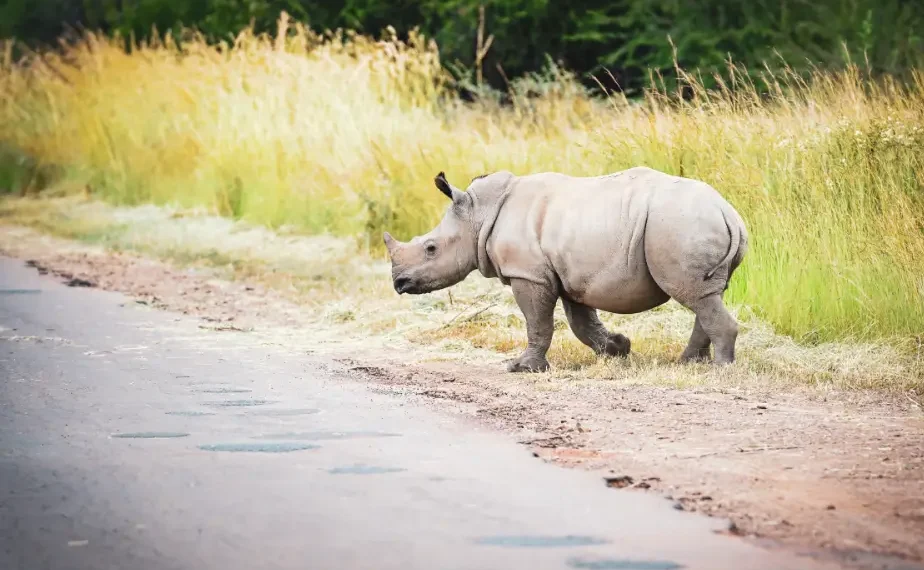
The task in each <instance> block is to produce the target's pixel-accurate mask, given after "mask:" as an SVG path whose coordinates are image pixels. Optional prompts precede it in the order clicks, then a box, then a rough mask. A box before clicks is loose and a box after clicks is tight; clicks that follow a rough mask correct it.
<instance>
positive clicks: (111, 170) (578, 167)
mask: <svg viewBox="0 0 924 570" xmlns="http://www.w3.org/2000/svg"><path fill="white" fill-rule="evenodd" d="M9 53H10V51H9V50H7V54H9ZM729 71H730V75H729V76H730V77H731V79H729V80H727V83H723V84H722V86H721V87H720V89H718V90H716V91H711V92H708V91H706V90H704V89H702V88H701V87H700V84H699V83H698V82H697V81H696V80H695V79H694V78H692V77H686V76H685V86H686V88H687V89H688V90H690V91H691V92H692V93H693V95H694V96H693V98H692V99H689V100H684V99H683V98H681V97H679V96H677V95H676V94H673V93H665V92H663V91H659V90H657V89H653V90H651V91H650V92H649V93H648V94H647V95H646V96H645V98H644V100H642V101H640V102H629V101H626V100H624V99H622V98H621V97H619V96H612V97H609V98H603V99H600V98H593V97H590V96H588V95H587V94H586V93H584V91H583V90H581V89H580V88H579V87H578V85H577V83H576V82H575V81H574V80H573V78H572V77H570V76H569V75H568V74H567V73H564V72H562V71H561V70H555V69H553V70H552V71H551V72H550V73H549V74H546V75H545V76H541V77H529V78H525V79H522V80H519V81H517V82H514V84H513V85H512V86H511V94H512V97H513V102H514V104H513V105H512V106H510V107H501V106H499V105H497V104H495V103H494V102H492V101H489V100H486V101H481V102H479V103H475V104H464V103H462V102H461V101H459V100H458V99H457V98H456V97H455V96H454V95H452V92H451V91H449V90H447V89H446V85H447V81H448V79H447V77H446V75H445V73H444V71H443V69H442V67H441V65H440V61H439V57H438V51H437V49H436V46H434V45H432V44H431V43H428V42H426V41H425V40H424V39H423V38H422V37H420V36H418V35H413V36H412V37H411V39H410V41H409V42H401V41H399V40H397V39H396V38H395V37H393V36H389V35H386V37H385V38H384V39H382V40H380V41H374V40H372V39H369V38H365V37H361V36H352V35H349V34H334V35H332V36H330V37H321V36H318V35H316V34H314V33H312V32H310V31H308V30H306V29H304V28H303V27H301V26H299V25H291V24H290V23H289V22H288V21H287V20H286V19H285V18H283V19H282V20H281V21H280V32H279V33H278V34H277V35H276V36H274V37H269V36H265V37H255V36H254V35H252V34H251V33H249V32H247V31H245V32H243V33H242V34H241V35H240V36H239V37H238V39H237V41H236V42H234V44H233V45H221V46H218V47H212V46H208V45H206V44H205V43H204V42H203V41H202V40H201V38H198V37H197V36H195V35H194V34H190V35H189V38H188V39H187V41H184V42H183V43H182V44H176V43H173V42H172V41H170V40H165V41H162V42H154V43H150V44H147V45H139V46H134V47H133V49H132V50H131V51H130V52H126V51H125V50H124V49H123V48H122V43H121V42H120V41H117V40H110V39H106V38H104V37H102V36H99V35H92V34H91V35H88V36H87V37H86V39H85V41H84V42H83V43H80V44H78V45H76V46H73V47H68V48H65V49H64V50H63V51H61V52H57V53H50V54H45V55H43V56H41V57H38V56H36V57H34V58H32V59H31V60H30V61H27V62H13V61H12V60H11V59H10V57H9V55H7V57H6V58H5V60H4V61H3V63H2V65H0V155H2V156H3V157H6V158H5V159H2V160H0V162H3V164H2V166H0V181H2V180H7V181H18V182H17V184H18V185H20V186H23V187H29V185H30V183H32V184H33V185H34V184H39V185H41V184H42V183H44V180H40V181H39V182H36V178H35V177H34V176H33V177H32V178H29V176H30V175H29V174H28V173H32V174H34V175H40V177H42V178H44V179H52V180H53V179H57V180H58V181H61V180H64V181H66V182H67V183H68V184H69V185H70V186H69V187H70V188H75V189H83V188H84V187H85V185H86V187H87V188H89V189H90V191H91V192H92V193H93V194H95V195H96V196H99V197H102V198H105V199H107V200H109V201H112V202H114V203H118V204H142V203H153V204H161V205H164V204H173V205H177V206H181V207H201V208H204V209H205V210H206V211H208V212H212V213H215V214H220V215H223V216H228V217H231V218H237V219H242V220H245V221H249V222H254V223H257V224H263V225H267V226H269V227H272V228H276V229H282V230H285V231H289V230H291V231H297V232H303V233H310V234H314V235H319V236H322V235H328V234H331V235H337V236H347V237H350V238H359V243H360V246H361V248H360V249H361V250H365V249H366V248H367V247H369V248H371V249H372V251H373V252H374V253H376V254H378V255H380V254H381V250H380V249H378V248H380V242H381V232H382V230H383V229H389V230H390V231H392V232H393V233H395V234H396V236H397V237H399V238H402V239H406V238H408V237H410V236H411V235H414V234H419V233H422V232H424V231H426V230H428V229H429V228H430V227H431V226H432V225H433V224H434V223H435V221H436V220H437V219H438V217H439V215H440V214H441V212H442V210H443V208H444V207H445V203H444V198H443V197H442V195H440V194H439V193H438V192H436V190H435V189H434V188H433V186H432V182H431V181H432V178H433V175H434V174H435V173H436V172H438V171H440V170H445V171H446V172H447V173H448V175H449V178H450V179H451V180H454V181H456V183H457V184H459V185H462V184H464V182H465V181H466V180H468V179H470V178H472V177H474V176H476V175H479V174H482V173H484V172H489V171H494V170H498V169H510V170H512V171H514V172H516V173H528V172H536V171H548V170H555V171H561V172H566V173H569V174H574V175H598V174H602V173H606V172H612V171H615V170H619V169H623V168H627V167H631V166H636V165H647V166H650V167H653V168H658V169H661V170H665V171H668V172H671V173H675V174H683V175H686V176H691V177H695V178H700V179H703V180H705V181H707V182H709V183H711V184H713V185H714V186H716V188H718V189H719V190H720V191H721V192H722V193H723V194H724V195H725V196H726V197H727V198H728V199H729V200H730V202H731V203H732V204H733V205H734V206H735V207H736V208H737V209H738V210H739V211H740V212H741V213H742V215H743V216H744V218H745V220H746V222H747V224H748V227H749V230H750V233H751V236H752V239H751V244H752V245H751V250H750V252H749V255H748V257H747V260H746V262H745V264H744V266H743V267H742V268H741V269H740V270H739V272H738V273H737V274H736V276H735V279H734V281H733V282H732V286H731V289H730V291H729V293H728V300H729V301H730V303H731V304H733V305H735V306H739V307H744V308H746V309H747V310H749V311H753V312H754V313H755V314H756V315H757V316H759V317H760V318H761V319H762V320H763V321H765V322H767V323H770V324H771V325H772V326H773V327H774V329H775V331H776V332H777V333H781V334H785V335H791V336H792V337H793V338H795V339H797V340H798V341H799V342H800V343H803V344H806V343H807V344H809V345H811V344H816V345H818V344H821V345H823V343H828V342H834V341H837V342H843V341H864V342H866V341H869V342H876V343H882V342H888V343H890V344H892V345H893V346H900V347H905V348H902V350H906V351H907V350H910V349H908V348H907V347H908V346H917V345H919V344H920V340H919V338H920V334H921V331H922V330H924V237H922V236H924V234H922V232H924V128H922V126H924V76H922V75H920V74H915V75H914V77H915V82H914V83H912V84H911V85H899V84H898V83H896V82H894V81H891V80H889V79H888V78H886V79H884V80H882V81H878V82H872V81H869V80H867V79H865V78H864V76H863V74H862V73H861V70H859V69H858V68H856V67H850V68H848V69H846V70H844V71H842V72H838V73H821V72H818V73H814V74H813V76H812V77H811V78H810V79H809V80H807V81H803V80H802V79H801V78H800V77H797V76H796V75H795V74H791V73H790V74H782V75H778V76H768V77H765V78H762V79H761V80H760V81H762V83H761V84H762V85H763V86H764V87H766V89H757V88H755V87H754V86H753V85H752V84H751V82H752V81H753V82H757V80H756V79H752V78H749V77H746V76H742V75H740V74H737V72H736V70H735V68H733V67H732V68H730V70H729ZM763 91H768V92H769V95H767V96H761V95H760V94H759V93H761V92H763ZM24 169H25V170H27V171H28V172H27V173H26V175H24V174H23V171H24ZM10 183H12V182H10ZM81 191H82V190H81ZM319 239H320V238H319ZM176 247H178V248H180V249H182V244H178V245H177V246H176ZM318 259H321V260H324V259H328V258H327V257H325V256H324V255H321V256H320V257H319V258H318ZM318 263H321V264H323V261H322V262H318ZM318 263H313V264H312V263H309V266H317V265H318ZM298 273H299V275H303V274H306V270H304V269H299V270H298ZM347 273H349V272H347ZM363 278H368V279H373V278H372V277H370V276H369V275H366V276H365V277H363ZM299 282H300V283H302V285H300V286H301V287H307V288H308V290H310V291H315V290H320V289H324V288H325V287H326V288H327V289H329V290H331V291H333V290H337V289H338V288H340V287H341V286H342V283H343V279H336V280H334V281H333V282H330V283H327V284H325V282H323V280H320V281H318V280H315V282H312V281H311V280H310V279H308V280H306V281H304V282H302V281H299ZM306 283H307V284H306ZM379 289H380V290H381V291H383V294H384V291H386V287H384V286H381V287H379ZM338 318H343V319H346V320H357V319H361V317H360V316H359V315H353V316H349V315H346V314H344V315H341V317H338ZM480 326H482V325H478V324H477V323H467V324H465V325H464V327H467V328H468V329H470V330H468V332H466V333H464V334H463V333H459V332H454V333H453V334H457V335H458V334H462V335H463V336H466V337H471V338H480V335H482V334H483V333H482V332H481V331H480V329H479V327H480ZM456 328H458V327H456ZM432 334H436V335H437V336H439V334H446V333H432ZM485 334H487V333H485ZM434 338H435V337H434ZM479 342H482V341H479ZM483 342H485V343H488V344H490V342H489V341H488V340H484V341H483ZM491 342H495V341H491ZM497 342H500V341H496V342H495V344H496V343H497ZM504 342H507V343H508V344H504V345H503V346H508V345H509V342H512V341H504ZM498 346H501V345H500V344H498ZM556 350H558V349H556ZM561 350H564V348H562V349H561Z"/></svg>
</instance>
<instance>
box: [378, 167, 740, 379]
mask: <svg viewBox="0 0 924 570" xmlns="http://www.w3.org/2000/svg"><path fill="white" fill-rule="evenodd" d="M435 182H436V187H437V188H438V189H439V190H440V191H441V192H442V193H443V194H445V195H446V196H447V197H449V198H450V199H451V200H452V205H451V206H450V207H449V208H448V209H447V211H446V214H445V215H444V216H443V219H442V221H441V222H440V223H439V225H438V226H436V228H434V229H433V230H432V231H431V232H429V233H427V234H425V235H422V236H418V237H415V238H413V239H412V240H411V241H410V242H407V243H402V242H399V241H397V240H396V239H394V238H393V237H391V235H389V234H388V232H385V235H384V238H385V245H386V246H387V248H388V253H389V256H390V258H391V263H392V279H393V281H394V287H395V291H397V292H398V293H399V294H403V293H408V294H423V293H429V292H431V291H436V290H439V289H443V288H446V287H449V286H451V285H454V284H456V283H459V282H460V281H462V280H463V279H465V277H466V276H467V275H468V274H469V273H471V272H472V271H474V270H475V269H478V270H479V271H480V272H481V274H482V275H484V276H485V277H497V278H499V279H500V280H501V282H502V283H504V284H505V285H510V286H511V288H512V289H513V295H514V297H515V298H516V302H517V305H518V306H519V307H520V310H521V311H523V315H524V316H525V317H526V329H527V336H528V339H529V342H528V346H527V348H526V350H525V351H524V352H523V353H522V354H521V355H520V356H519V357H518V358H516V359H514V360H512V361H510V362H509V363H508V365H507V369H508V370H509V371H511V372H518V371H543V370H547V369H548V367H549V363H548V361H547V360H546V353H547V352H548V349H549V346H550V345H551V342H552V333H553V328H554V326H553V314H554V309H555V304H556V302H557V301H558V299H561V300H562V303H563V304H564V309H565V314H566V315H567V317H568V323H569V324H570V326H571V330H572V331H574V334H575V336H576V337H577V338H578V339H580V340H581V342H583V343H584V344H586V345H587V346H589V347H591V348H592V349H593V350H594V351H596V352H597V353H598V354H608V355H612V356H626V355H628V353H629V348H630V342H629V339H628V338H626V337H625V336H624V335H622V334H614V333H611V332H609V331H607V330H606V328H605V327H604V326H603V324H602V323H601V322H600V319H599V318H598V317H597V309H599V310H602V311H608V312H611V313H620V314H632V313H639V312H642V311H647V310H649V309H652V308H654V307H657V306H658V305H661V304H663V303H665V302H667V300H668V299H669V298H674V299H675V300H677V301H678V302H679V303H680V304H682V305H684V306H685V307H687V308H689V309H690V310H692V311H693V312H694V313H695V314H696V321H695V324H694V325H693V333H692V334H691V335H690V341H689V343H688V344H687V347H686V350H684V352H683V355H682V357H681V359H682V360H683V361H689V360H694V359H708V358H709V345H710V343H712V344H714V345H715V361H716V362H717V363H730V362H733V361H734V359H735V340H736V338H737V336H738V324H737V323H736V322H735V320H734V318H733V317H732V316H731V315H730V314H729V313H728V311H727V310H726V308H725V305H724V304H723V302H722V296H723V293H724V291H725V290H726V289H727V287H728V281H729V279H730V278H731V276H732V273H733V272H734V271H735V269H736V268H737V267H738V266H739V265H740V263H741V261H742V259H743V258H744V256H745V253H746V251H747V231H746V230H745V227H744V221H743V220H742V219H741V216H739V215H738V213H737V212H736V211H735V209H734V208H732V206H731V205H730V204H729V203H728V202H726V201H725V199H724V198H723V197H722V196H721V195H720V194H719V193H718V192H717V191H716V190H715V189H714V188H712V187H711V186H709V185H708V184H706V183H704V182H700V181H697V180H691V179H689V178H682V177H678V176H671V175H668V174H665V173H663V172H658V171H656V170H652V169H650V168H645V167H637V168H630V169H628V170H624V171H622V172H616V173H614V174H609V175H606V176H596V177H588V178H578V177H573V176H567V175H564V174H557V173H541V174H532V175H528V176H515V175H513V174H511V173H510V172H495V173H493V174H489V175H485V176H480V177H478V178H476V179H474V180H473V181H472V182H471V184H470V185H469V187H468V190H467V191H465V192H463V191H461V190H459V189H458V188H455V187H454V186H452V185H451V184H450V183H449V182H448V181H447V180H446V177H445V176H444V174H443V173H442V172H440V173H439V174H438V175H437V177H436V179H435Z"/></svg>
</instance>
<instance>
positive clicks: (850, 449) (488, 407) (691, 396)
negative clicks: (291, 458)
mask: <svg viewBox="0 0 924 570" xmlns="http://www.w3.org/2000/svg"><path fill="white" fill-rule="evenodd" d="M0 252H2V253H4V254H6V255H10V256H14V257H18V258H20V259H23V260H26V261H27V262H28V263H30V264H32V265H34V266H36V267H37V268H39V269H40V270H41V271H48V272H51V273H54V274H56V275H59V276H60V277H61V278H62V279H64V280H68V281H71V282H72V284H73V285H75V286H97V287H101V288H104V289H107V290H113V291H120V292H124V293H127V294H129V295H131V296H132V297H134V298H136V299H137V300H138V301H139V302H143V303H147V304H150V305H152V306H154V307H160V308H166V309H171V310H175V311H180V312H183V313H187V314H193V315H197V316H199V317H201V318H202V319H203V326H205V327H215V328H222V329H226V330H228V331H232V333H236V334H254V335H255V339H261V342H273V340H272V338H273V335H275V338H277V339H279V338H282V337H284V336H285V335H289V337H287V338H289V339H293V338H301V339H302V341H305V339H306V338H308V337H309V336H312V335H313V337H314V338H317V336H318V335H319V334H323V332H324V331H300V329H299V328H298V326H297V325H298V323H299V322H300V321H302V322H304V321H306V320H308V319H306V318H304V316H305V315H306V314H307V313H306V311H307V310H308V309H307V308H304V307H300V306H297V305H295V304H293V303H291V302H289V301H287V300H286V298H284V296H283V295H281V294H280V293H278V292H275V291H270V290H266V289H263V288H261V287H260V286H258V285H251V284H245V283H236V282H226V281H220V280H215V279H213V278H211V277H209V276H208V275H205V274H201V273H196V272H194V271H189V270H182V269H177V268H172V267H170V266H168V265H165V264H163V263H160V262H157V261H152V260H147V259H143V258H140V257H136V256H131V255H126V254H120V253H109V254H105V255H102V254H97V253H93V252H92V251H88V250H86V248H75V247H72V246H71V245H69V244H68V243H67V242H63V241H60V240H54V239H50V238H45V237H40V236H38V235H36V234H33V233H28V232H18V231H17V233H16V236H15V237H13V236H12V235H11V233H10V232H9V228H5V229H4V228H0ZM300 316H301V317H300ZM251 329H253V332H251V333H241V332H238V331H250V330H251ZM270 331H272V332H270ZM285 331H288V332H285ZM261 335H263V336H261ZM280 335H282V336H280ZM277 341H278V340H277ZM306 346H311V347H315V348H313V349H314V350H323V351H325V352H329V353H331V354H332V355H333V356H335V357H336V358H338V359H339V360H340V362H341V363H342V364H344V365H345V366H347V367H348V368H350V369H352V370H353V371H354V373H355V374H356V375H357V376H361V377H363V378H365V379H367V380H368V381H369V382H370V383H371V384H372V385H373V386H374V389H376V390H383V391H392V392H399V393H401V394H404V395H406V396H407V397H408V398H410V399H421V400H425V401H427V402H428V404H429V405H433V406H438V407H448V408H451V409H453V410H454V411H463V412H467V413H469V414H471V415H473V416H474V417H476V418H479V419H480V420H482V421H484V422H487V423H489V424H491V425H493V426H495V427H497V428H499V429H501V430H505V431H508V432H512V433H514V434H515V435H516V437H518V439H519V440H520V441H522V442H523V443H524V444H526V445H529V446H530V447H531V448H532V449H533V450H534V452H535V453H536V454H537V455H538V456H539V457H542V458H544V459H546V460H548V461H553V462H556V463H559V464H562V465H565V466H569V467H580V468H583V469H588V470H594V471H598V472H599V473H600V474H601V477H605V478H608V484H610V485H612V486H618V487H622V486H630V487H633V488H636V489H639V490H644V491H647V492H656V493H661V494H664V495H667V496H669V497H671V498H672V499H673V500H675V501H676V503H677V505H676V506H677V508H683V509H688V510H695V511H700V512H705V513H708V514H712V515H716V516H722V517H727V518H729V519H731V520H732V521H733V523H734V524H733V526H732V529H731V532H735V533H739V534H742V535H745V536H751V537H757V538H766V539H773V540H779V541H782V542H784V543H786V544H788V545H790V546H796V547H805V548H807V549H811V548H815V547H824V548H826V549H829V550H828V552H829V553H831V554H835V555H837V556H838V557H840V558H842V559H845V560H848V561H850V562H851V563H852V564H853V565H854V566H856V567H858V568H900V567H901V568H905V567H907V568H917V567H918V564H917V563H920V562H924V415H922V413H921V410H920V409H919V408H918V407H916V406H915V405H914V403H912V402H910V401H903V400H902V399H900V398H894V399H893V398H886V397H877V396H875V395H870V394H859V393H852V394H850V393H838V394H828V395H822V394H819V393H808V392H804V393H789V394H783V393H769V392H768V393H763V394H755V393H754V392H753V391H751V392H748V391H745V390H743V389H742V390H739V389H736V387H729V388H728V389H727V390H725V391H721V392H720V391H716V390H705V389H704V390H698V391H693V390H672V389H665V388H653V387H639V386H631V387H628V386H624V385H620V384H619V383H618V382H612V381H607V382H603V381H596V382H593V381H586V382H582V381H565V380H550V379H549V378H548V377H545V376H543V377H531V376H526V377H514V376H510V375H507V374H504V373H501V372H500V371H499V369H498V367H497V366H496V365H491V366H486V365H485V366H474V367H473V366H465V367H462V366H460V365H459V364H457V363H453V362H426V361H424V360H423V358H422V357H423V356H425V354H426V349H425V347H421V348H420V349H419V351H417V352H416V353H413V354H412V353H407V352H402V353H400V354H395V352H394V351H389V350H387V346H386V345H385V344H384V343H380V342H378V341H377V340H376V339H375V338H373V339H366V340H365V341H364V344H363V345H361V346H358V345H357V344H356V343H355V342H348V341H343V342H338V341H337V340H336V339H330V342H329V343H328V344H325V345H324V346H323V348H317V345H316V343H310V342H308V343H307V344H306ZM601 484H603V482H601ZM883 555H889V556H898V557H901V558H903V559H904V560H905V561H906V562H907V564H906V565H904V566H901V565H896V563H895V560H894V559H892V560H891V561H890V560H889V559H887V558H886V557H884V556H883ZM921 567H922V568H924V565H921Z"/></svg>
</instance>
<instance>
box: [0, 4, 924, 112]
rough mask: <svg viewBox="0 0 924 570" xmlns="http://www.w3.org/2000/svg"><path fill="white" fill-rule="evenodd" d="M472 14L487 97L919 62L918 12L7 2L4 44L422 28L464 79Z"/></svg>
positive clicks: (920, 7)
mask: <svg viewBox="0 0 924 570" xmlns="http://www.w3.org/2000/svg"><path fill="white" fill-rule="evenodd" d="M480 6H484V7H485V25H484V34H483V43H485V42H486V41H487V39H488V38H489V37H491V36H493V41H492V43H491V46H490V49H489V50H488V51H487V52H486V55H485V60H484V62H483V68H484V70H485V79H486V80H487V81H489V82H490V83H491V84H492V85H493V86H495V87H497V88H503V87H505V86H506V80H505V76H506V77H507V78H512V77H519V76H521V75H523V74H525V73H529V72H535V71H539V70H540V69H542V68H543V67H544V66H545V63H546V58H547V57H550V58H551V59H552V60H553V61H555V62H556V63H558V64H559V65H561V66H563V67H565V68H567V69H570V70H573V71H574V72H575V73H577V74H578V77H579V78H580V79H581V80H582V81H584V82H586V83H587V84H593V80H592V79H591V78H590V77H589V75H588V74H595V75H597V77H598V79H599V80H601V81H604V82H607V83H608V86H609V87H615V85H613V84H612V81H611V79H610V73H612V77H613V78H615V79H616V80H618V82H619V85H620V86H622V87H623V88H625V89H626V90H627V91H628V92H629V93H630V94H637V93H638V92H639V90H640V89H642V88H643V87H644V86H645V84H646V82H647V79H648V71H649V69H651V70H655V71H657V72H660V73H662V74H665V75H666V76H667V77H668V78H671V77H673V73H672V71H673V68H674V65H673V57H672V53H673V48H672V46H671V43H670V41H669V39H668V38H669V37H670V40H672V41H673V43H674V46H675V47H676V51H677V59H678V62H679V64H680V66H681V67H682V68H684V69H690V70H693V69H702V70H703V72H704V81H705V82H706V83H707V84H709V83H710V82H711V73H712V72H714V71H715V70H717V69H722V68H724V67H725V62H726V61H727V59H728V58H729V56H731V57H733V58H734V60H735V61H736V62H737V63H739V64H740V65H742V66H744V67H745V68H747V69H749V70H751V71H754V70H757V69H761V68H762V67H763V65H764V62H768V63H770V64H771V65H774V66H775V65H778V64H779V63H780V61H781V59H782V61H785V62H787V63H788V64H789V65H791V66H794V67H796V68H799V69H802V68H804V67H806V66H807V65H808V63H809V62H813V63H814V64H816V65H821V66H824V67H828V68H834V67H840V66H842V65H843V64H845V63H846V62H847V58H848V56H849V57H850V58H852V59H853V60H854V61H859V62H868V67H869V68H870V69H872V70H873V71H875V72H877V73H879V72H885V73H891V74H899V73H904V72H905V71H906V70H908V69H910V68H913V67H915V66H916V65H917V64H918V63H920V61H921V58H922V57H924V3H922V2H921V1H920V0H747V1H742V0H703V1H697V2H689V1H685V0H568V1H552V0H416V1H412V0H340V1H337V0H327V1H325V0H6V2H5V6H4V7H2V8H0V37H17V38H19V39H20V40H22V41H24V42H26V43H28V44H30V45H33V46H37V45H43V44H52V45H53V44H55V43H56V42H57V40H58V38H59V37H61V36H62V35H66V34H67V32H69V31H70V30H72V29H74V28H76V27H78V26H83V27H85V28H88V29H93V30H102V31H104V32H108V33H112V32H119V33H121V34H122V35H123V36H124V37H129V36H131V35H133V36H134V37H135V38H138V39H142V38H146V37H149V36H150V35H151V33H152V29H154V28H156V29H157V30H159V31H160V32H167V31H168V30H172V32H173V33H175V34H177V35H179V32H180V30H181V29H182V28H183V27H184V26H186V27H194V28H196V29H198V30H200V31H201V32H202V33H203V34H204V35H205V37H206V38H208V39H209V40H210V41H219V40H231V39H232V38H233V37H234V36H235V35H237V33H238V32H239V31H240V30H241V29H243V28H245V27H247V26H248V25H249V24H250V23H251V22H252V23H253V26H254V30H255V31H256V32H257V33H262V32H273V31H274V30H275V26H276V19H277V17H278V15H279V13H280V11H286V12H288V13H289V14H291V15H292V17H293V18H294V19H296V20H298V21H300V22H303V23H305V24H307V25H308V26H309V27H311V28H312V29H314V30H315V31H318V32H323V31H324V30H328V29H330V30H334V29H337V28H343V29H351V30H356V31H358V32H360V33H363V34H366V35H378V34H379V32H380V31H381V30H383V29H384V28H385V27H386V26H392V27H393V28H394V29H395V30H396V32H397V34H398V35H399V37H401V38H402V39H406V38H407V34H408V33H409V32H410V31H411V30H412V29H414V28H415V27H419V28H420V31H421V32H422V33H424V34H426V35H427V36H428V37H431V38H433V39H435V40H436V42H437V44H438V45H439V46H440V54H441V57H442V60H443V61H444V62H446V63H448V64H455V63H457V62H458V63H460V64H462V66H463V68H464V69H466V70H468V71H467V72H462V73H461V74H460V75H463V76H465V77H467V78H468V79H471V80H474V75H473V73H472V72H471V70H472V68H473V66H474V63H475V54H476V51H477V31H476V30H477V27H478V22H479V7H480ZM845 46H846V50H845ZM498 66H501V69H502V70H503V73H502V72H501V71H500V69H499V68H498ZM605 70H608V71H609V73H607V72H606V71H605Z"/></svg>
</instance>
